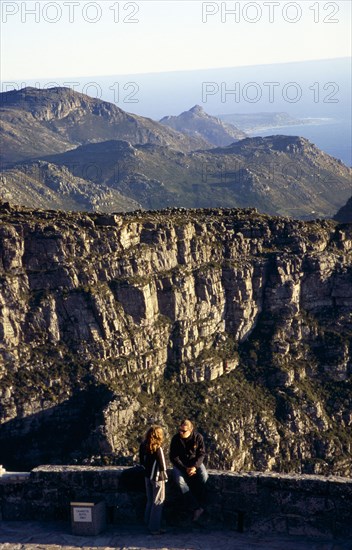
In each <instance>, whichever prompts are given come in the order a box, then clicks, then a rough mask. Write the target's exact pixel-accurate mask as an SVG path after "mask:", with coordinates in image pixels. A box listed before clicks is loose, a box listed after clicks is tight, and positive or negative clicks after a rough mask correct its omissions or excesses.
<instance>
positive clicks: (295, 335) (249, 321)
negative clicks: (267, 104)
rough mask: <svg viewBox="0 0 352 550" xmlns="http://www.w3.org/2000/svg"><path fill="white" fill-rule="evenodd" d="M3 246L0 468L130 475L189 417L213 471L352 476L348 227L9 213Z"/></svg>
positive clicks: (232, 216) (195, 217)
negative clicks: (120, 463)
mask: <svg viewBox="0 0 352 550" xmlns="http://www.w3.org/2000/svg"><path fill="white" fill-rule="evenodd" d="M0 246H1V257H0V269H1V275H0V276H1V286H0V335H1V340H0V342H1V343H0V357H1V367H0V376H1V384H0V396H1V408H0V415H1V423H2V425H1V428H0V447H1V449H2V450H1V463H3V464H4V465H5V466H6V467H7V468H11V461H13V462H14V463H16V464H18V465H19V466H20V465H22V464H24V465H28V466H34V465H36V464H39V463H43V462H54V463H55V462H60V461H67V460H68V458H70V459H71V460H74V459H76V460H81V459H82V457H83V456H85V457H91V456H92V455H93V454H97V455H105V456H109V457H110V458H111V457H114V459H121V460H123V459H124V460H127V461H128V460H132V458H133V456H134V455H135V454H136V452H137V449H138V436H140V435H141V433H143V431H144V429H145V426H146V424H148V423H149V422H151V421H159V422H162V423H164V425H165V427H166V431H167V436H169V435H170V434H171V433H172V431H173V430H174V428H175V425H177V421H178V418H179V416H180V415H181V414H182V415H183V414H185V415H187V416H191V417H192V418H194V419H195V420H196V421H197V422H198V424H199V425H200V426H201V427H202V429H203V431H204V434H205V436H206V440H207V445H208V448H209V463H210V464H211V465H212V466H213V467H221V468H227V469H241V470H247V469H254V468H255V469H261V470H280V471H306V472H315V473H330V472H334V473H340V474H344V475H350V474H351V461H350V457H351V443H352V436H351V426H352V403H351V374H352V366H351V347H352V346H351V332H352V322H351V311H352V284H351V283H352V266H351V264H352V227H351V226H348V225H345V226H343V225H340V226H339V225H337V224H336V223H335V222H330V221H314V222H301V221H294V220H292V219H288V218H274V217H268V216H264V215H260V214H258V213H257V212H256V211H255V210H251V209H247V210H182V209H181V210H180V209H170V210H165V211H155V212H134V213H130V214H125V215H99V214H70V213H62V212H54V211H40V210H37V211H29V210H25V209H14V208H12V207H11V206H9V205H6V204H3V205H2V206H1V226H0ZM5 441H6V444H5ZM12 469H13V468H12Z"/></svg>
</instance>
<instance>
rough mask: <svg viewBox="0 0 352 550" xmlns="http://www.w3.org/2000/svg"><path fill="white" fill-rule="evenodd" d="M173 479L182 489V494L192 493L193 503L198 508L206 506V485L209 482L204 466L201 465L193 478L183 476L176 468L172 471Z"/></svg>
mask: <svg viewBox="0 0 352 550" xmlns="http://www.w3.org/2000/svg"><path fill="white" fill-rule="evenodd" d="M172 473H173V477H174V480H175V483H176V485H178V487H179V488H180V490H181V492H182V494H184V495H185V494H186V493H188V492H190V493H191V494H190V496H191V499H192V503H193V505H194V506H195V507H196V508H199V507H202V508H203V507H204V506H205V500H206V495H205V484H206V482H207V480H208V477H209V476H208V472H207V470H206V468H205V466H204V464H201V465H200V467H199V468H197V473H196V474H194V475H193V476H187V475H186V474H183V473H182V472H181V471H180V470H179V469H178V468H177V467H176V466H174V467H173V470H172Z"/></svg>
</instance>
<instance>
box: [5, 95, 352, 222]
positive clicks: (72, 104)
mask: <svg viewBox="0 0 352 550" xmlns="http://www.w3.org/2000/svg"><path fill="white" fill-rule="evenodd" d="M171 119H172V120H173V122H172V124H174V123H175V124H174V125H175V126H177V127H178V128H180V127H182V125H181V126H179V125H178V124H176V122H175V119H177V120H178V122H180V120H181V119H184V120H188V122H189V124H188V127H185V129H184V132H185V133H181V132H180V131H177V130H175V129H173V128H170V127H168V126H167V125H165V124H164V123H163V124H161V123H158V122H155V121H152V120H151V119H147V118H143V117H140V116H137V115H133V114H129V113H126V112H124V111H123V110H121V109H119V108H118V107H116V106H115V105H113V104H111V103H107V102H104V101H101V100H99V99H93V98H90V97H88V96H85V95H83V94H80V93H77V92H73V91H72V90H70V89H66V88H52V89H48V90H38V89H36V88H29V89H28V88H27V89H23V90H20V91H13V92H6V93H3V94H1V122H2V128H1V145H2V157H1V163H2V170H1V172H0V181H1V189H0V194H1V195H0V196H1V197H2V198H3V200H7V201H10V202H12V203H16V204H21V205H24V206H29V207H40V208H55V209H64V210H87V211H92V210H95V211H102V212H114V211H120V212H122V211H129V210H136V209H160V208H165V207H170V206H177V207H187V208H198V207H215V206H217V207H247V206H253V207H256V208H258V209H259V210H261V211H262V212H265V213H268V214H280V215H288V216H293V217H297V218H309V217H329V216H333V215H334V214H335V212H336V211H337V210H338V209H339V208H341V207H342V205H343V204H345V203H346V201H347V200H348V199H349V197H350V196H351V170H350V169H349V168H347V167H346V166H345V165H344V164H343V163H342V162H341V161H338V160H336V159H334V158H333V157H330V156H329V155H327V154H325V153H323V152H322V151H320V150H319V149H318V148H317V147H315V146H314V144H312V143H310V142H309V141H308V140H306V139H304V138H300V137H292V136H269V137H266V138H244V139H239V138H240V136H241V133H240V132H238V131H237V130H236V128H234V127H233V126H230V125H228V126H227V125H224V124H223V122H222V121H220V120H219V119H217V118H216V117H210V116H208V115H207V114H206V113H205V112H204V111H203V109H201V108H200V107H199V106H195V107H194V108H192V109H191V110H190V111H188V112H185V113H182V114H181V115H180V117H171ZM168 120H169V122H170V119H168ZM192 121H193V122H192ZM191 122H192V124H193V130H192V132H191V129H192V124H191ZM197 127H199V128H201V131H200V130H199V131H198V130H196V128H197ZM190 133H191V134H192V135H190ZM231 133H232V136H231ZM235 135H236V136H237V137H236V138H235ZM205 138H207V139H205ZM222 139H225V141H226V140H232V139H234V140H235V139H237V141H233V142H232V143H230V145H226V146H220V147H214V145H212V144H211V143H210V141H212V142H213V144H214V142H215V141H216V140H222Z"/></svg>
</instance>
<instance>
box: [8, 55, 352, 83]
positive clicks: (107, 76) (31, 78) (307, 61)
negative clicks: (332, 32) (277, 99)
mask: <svg viewBox="0 0 352 550" xmlns="http://www.w3.org/2000/svg"><path fill="white" fill-rule="evenodd" d="M349 59H352V56H341V57H324V58H318V59H303V60H297V61H280V62H277V63H275V62H274V63H257V64H250V65H226V66H223V67H206V68H199V69H174V70H165V71H149V72H135V73H111V74H102V75H96V74H90V75H87V74H86V75H75V76H53V77H50V76H47V77H46V76H34V77H28V76H27V77H20V78H14V77H13V78H11V79H10V78H8V79H3V78H1V79H0V83H5V82H13V81H17V82H19V81H20V80H22V81H23V80H25V79H27V80H44V79H47V80H53V79H58V80H61V79H69V78H109V77H117V76H119V77H122V76H139V75H141V76H142V75H143V76H146V75H150V76H152V75H165V74H176V73H195V72H201V71H220V70H224V69H244V68H250V67H272V66H274V65H293V64H297V63H315V62H321V61H337V60H349Z"/></svg>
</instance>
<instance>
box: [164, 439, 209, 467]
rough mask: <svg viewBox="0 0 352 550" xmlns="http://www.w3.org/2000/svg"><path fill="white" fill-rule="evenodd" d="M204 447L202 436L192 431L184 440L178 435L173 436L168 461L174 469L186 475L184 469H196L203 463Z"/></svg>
mask: <svg viewBox="0 0 352 550" xmlns="http://www.w3.org/2000/svg"><path fill="white" fill-rule="evenodd" d="M204 457H205V447H204V440H203V436H202V435H201V434H200V433H198V432H196V431H193V432H192V433H191V435H190V436H189V437H187V438H185V439H183V438H182V437H180V434H176V435H174V437H173V438H172V440H171V445H170V460H171V462H172V464H173V465H174V466H176V468H178V469H179V470H181V472H183V473H186V468H192V467H196V468H199V466H200V465H201V464H202V463H203V460H204Z"/></svg>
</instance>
